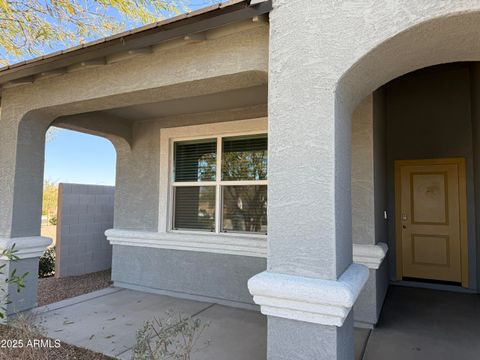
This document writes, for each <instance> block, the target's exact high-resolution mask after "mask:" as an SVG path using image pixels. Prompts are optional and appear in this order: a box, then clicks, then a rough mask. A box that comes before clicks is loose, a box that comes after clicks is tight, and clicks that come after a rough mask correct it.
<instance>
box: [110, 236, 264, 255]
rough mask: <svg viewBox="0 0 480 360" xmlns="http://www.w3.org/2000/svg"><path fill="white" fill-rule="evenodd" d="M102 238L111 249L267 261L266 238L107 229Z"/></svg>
mask: <svg viewBox="0 0 480 360" xmlns="http://www.w3.org/2000/svg"><path fill="white" fill-rule="evenodd" d="M105 235H106V236H107V239H108V241H110V244H112V245H124V246H140V247H150V248H158V249H170V250H184V251H198V252H208V253H216V254H229V255H239V256H253V257H262V258H265V257H267V237H266V236H265V235H250V234H232V233H228V234H223V233H222V234H216V233H210V232H208V233H199V232H189V231H179V230H176V231H172V232H165V233H159V232H150V231H138V230H123V229H110V230H107V231H106V232H105Z"/></svg>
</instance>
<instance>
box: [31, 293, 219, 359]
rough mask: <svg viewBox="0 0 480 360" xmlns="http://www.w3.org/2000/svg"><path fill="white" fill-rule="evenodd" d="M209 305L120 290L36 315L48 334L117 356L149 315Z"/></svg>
mask: <svg viewBox="0 0 480 360" xmlns="http://www.w3.org/2000/svg"><path fill="white" fill-rule="evenodd" d="M210 305H211V304H208V303H202V302H198V301H189V300H182V299H175V298H172V297H168V296H158V295H152V294H146V293H141V292H137V291H131V290H120V291H117V292H114V293H110V294H107V295H101V296H99V297H95V298H91V299H89V300H86V301H83V302H79V303H76V304H72V305H70V306H66V307H62V308H58V309H56V310H52V311H48V312H43V313H41V314H39V315H38V316H39V321H42V326H43V327H44V328H45V329H46V330H47V334H48V336H50V337H53V338H56V339H60V340H62V341H64V342H66V343H69V344H73V345H77V346H80V347H85V348H88V349H91V350H94V351H97V352H101V353H103V354H106V355H110V356H117V355H119V354H122V353H123V352H125V351H128V350H129V349H130V348H131V347H132V346H133V345H134V342H135V332H136V330H137V329H139V328H141V327H142V325H143V323H144V322H145V321H146V320H150V319H151V318H152V316H158V317H160V318H161V317H165V316H166V313H167V312H168V311H173V312H175V313H182V314H185V315H188V316H192V315H194V314H196V313H198V312H200V311H201V310H203V309H205V308H207V307H208V306H210Z"/></svg>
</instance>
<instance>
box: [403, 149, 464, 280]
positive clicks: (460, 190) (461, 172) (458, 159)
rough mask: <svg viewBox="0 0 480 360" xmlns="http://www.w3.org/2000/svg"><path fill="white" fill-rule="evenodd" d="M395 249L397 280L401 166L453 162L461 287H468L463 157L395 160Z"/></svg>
mask: <svg viewBox="0 0 480 360" xmlns="http://www.w3.org/2000/svg"><path fill="white" fill-rule="evenodd" d="M394 164H395V250H396V261H397V264H396V270H397V276H396V278H397V280H402V278H403V256H402V254H403V252H402V226H401V213H402V209H401V189H402V187H401V175H400V168H401V167H402V166H418V165H420V166H421V165H427V166H428V165H446V164H455V165H457V166H458V197H459V199H458V200H459V209H460V214H459V215H460V255H461V273H462V287H464V288H468V235H467V234H468V233H467V231H468V228H467V223H468V221H467V178H466V172H465V158H462V157H452V158H439V159H420V160H395V161H394Z"/></svg>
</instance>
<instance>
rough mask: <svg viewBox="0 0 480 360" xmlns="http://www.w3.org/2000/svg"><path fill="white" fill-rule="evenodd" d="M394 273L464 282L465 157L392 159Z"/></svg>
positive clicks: (465, 257)
mask: <svg viewBox="0 0 480 360" xmlns="http://www.w3.org/2000/svg"><path fill="white" fill-rule="evenodd" d="M395 173H396V174H395V175H396V181H395V188H396V227H397V232H396V234H397V237H396V238H397V274H398V277H399V278H406V277H407V278H417V279H427V280H439V281H448V282H456V283H462V285H463V286H467V271H466V269H467V263H466V262H467V256H466V255H467V241H466V240H467V233H466V190H465V161H464V159H461V158H452V159H433V160H401V161H396V162H395Z"/></svg>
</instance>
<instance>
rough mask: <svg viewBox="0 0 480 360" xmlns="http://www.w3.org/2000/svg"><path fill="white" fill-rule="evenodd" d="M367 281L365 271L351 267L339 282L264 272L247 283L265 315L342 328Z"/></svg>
mask: <svg viewBox="0 0 480 360" xmlns="http://www.w3.org/2000/svg"><path fill="white" fill-rule="evenodd" d="M367 279H368V268H367V267H365V266H363V265H359V264H351V265H350V266H349V267H348V268H347V270H346V271H345V272H344V273H343V274H342V275H341V276H340V278H339V279H338V280H325V279H317V278H311V277H303V276H295V275H286V274H280V273H274V272H269V271H265V272H262V273H260V274H257V275H255V276H254V277H252V278H251V279H250V280H249V281H248V289H249V290H250V293H251V294H252V295H253V300H254V301H255V303H257V304H258V305H260V307H261V312H262V314H264V315H269V316H276V317H281V318H286V319H292V320H298V321H304V322H310V323H316V324H322V325H332V326H338V327H340V326H342V325H343V323H344V321H345V319H346V318H347V316H348V314H349V312H350V310H351V309H352V307H353V305H354V304H355V301H356V300H357V297H358V295H359V294H360V291H361V290H362V288H363V286H364V285H365V283H366V281H367Z"/></svg>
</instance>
